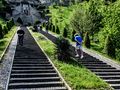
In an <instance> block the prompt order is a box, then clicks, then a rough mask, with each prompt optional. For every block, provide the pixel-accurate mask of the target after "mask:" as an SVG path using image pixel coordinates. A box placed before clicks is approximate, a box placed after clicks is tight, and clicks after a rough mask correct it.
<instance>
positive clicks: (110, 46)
mask: <svg viewBox="0 0 120 90" xmlns="http://www.w3.org/2000/svg"><path fill="white" fill-rule="evenodd" d="M104 51H105V53H106V54H107V55H108V56H110V57H113V58H114V57H115V46H114V42H113V40H112V38H111V36H110V35H108V36H107V38H106V41H105V47H104Z"/></svg>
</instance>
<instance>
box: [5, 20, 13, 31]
mask: <svg viewBox="0 0 120 90" xmlns="http://www.w3.org/2000/svg"><path fill="white" fill-rule="evenodd" d="M6 26H7V28H8V30H10V29H11V27H12V25H11V22H10V21H7V23H6Z"/></svg>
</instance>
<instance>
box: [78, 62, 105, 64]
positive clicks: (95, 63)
mask: <svg viewBox="0 0 120 90" xmlns="http://www.w3.org/2000/svg"><path fill="white" fill-rule="evenodd" d="M80 63H81V64H88V63H89V64H106V63H103V62H80Z"/></svg>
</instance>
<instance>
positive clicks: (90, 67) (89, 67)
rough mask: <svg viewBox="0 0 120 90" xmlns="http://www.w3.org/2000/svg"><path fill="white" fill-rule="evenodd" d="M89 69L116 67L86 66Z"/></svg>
mask: <svg viewBox="0 0 120 90" xmlns="http://www.w3.org/2000/svg"><path fill="white" fill-rule="evenodd" d="M86 68H88V69H116V68H114V67H95V66H86Z"/></svg>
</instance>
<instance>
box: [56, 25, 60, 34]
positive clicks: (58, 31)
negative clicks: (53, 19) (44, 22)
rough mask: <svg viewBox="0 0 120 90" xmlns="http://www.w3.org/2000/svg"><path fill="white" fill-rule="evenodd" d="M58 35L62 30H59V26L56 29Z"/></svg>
mask: <svg viewBox="0 0 120 90" xmlns="http://www.w3.org/2000/svg"><path fill="white" fill-rule="evenodd" d="M56 33H57V34H60V30H59V27H58V26H57V28H56Z"/></svg>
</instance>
